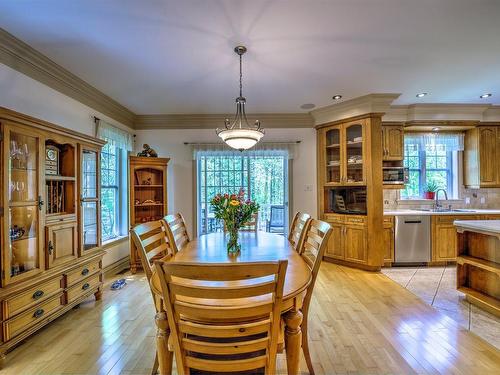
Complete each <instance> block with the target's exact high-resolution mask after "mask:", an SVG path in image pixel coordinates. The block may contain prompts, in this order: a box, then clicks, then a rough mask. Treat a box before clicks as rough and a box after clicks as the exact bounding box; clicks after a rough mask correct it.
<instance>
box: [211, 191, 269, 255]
mask: <svg viewBox="0 0 500 375" xmlns="http://www.w3.org/2000/svg"><path fill="white" fill-rule="evenodd" d="M244 196H245V192H244V190H243V189H241V190H240V192H239V193H238V194H217V195H216V196H215V197H213V198H212V200H211V201H210V205H211V206H212V209H213V211H214V214H215V217H216V218H217V219H221V220H224V224H225V228H226V231H227V233H228V234H229V240H228V243H227V251H228V253H230V254H236V253H238V252H239V251H240V249H241V246H240V244H239V243H238V231H239V229H240V228H241V227H243V226H244V225H245V223H248V222H249V221H251V220H252V215H253V214H256V213H257V212H259V205H258V204H257V203H255V202H252V201H251V200H250V199H246V200H245V198H244Z"/></svg>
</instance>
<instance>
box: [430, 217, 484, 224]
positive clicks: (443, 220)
mask: <svg viewBox="0 0 500 375" xmlns="http://www.w3.org/2000/svg"><path fill="white" fill-rule="evenodd" d="M476 219H477V216H473V215H456V216H452V215H434V216H433V217H432V220H433V221H434V222H435V223H436V224H449V225H453V222H454V221H455V220H476Z"/></svg>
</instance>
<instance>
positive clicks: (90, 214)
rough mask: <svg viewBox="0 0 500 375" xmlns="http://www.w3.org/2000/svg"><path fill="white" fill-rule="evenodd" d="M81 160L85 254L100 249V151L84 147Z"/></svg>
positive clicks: (81, 250) (81, 203)
mask: <svg viewBox="0 0 500 375" xmlns="http://www.w3.org/2000/svg"><path fill="white" fill-rule="evenodd" d="M80 160H81V163H80V168H81V173H80V178H81V187H80V188H81V191H80V214H81V228H80V243H81V246H80V252H81V254H82V255H83V254H85V253H87V252H90V251H92V250H95V249H98V248H99V244H100V227H99V215H100V213H99V210H100V205H99V199H98V197H99V163H100V162H99V151H97V150H93V149H89V148H83V147H82V148H81V150H80Z"/></svg>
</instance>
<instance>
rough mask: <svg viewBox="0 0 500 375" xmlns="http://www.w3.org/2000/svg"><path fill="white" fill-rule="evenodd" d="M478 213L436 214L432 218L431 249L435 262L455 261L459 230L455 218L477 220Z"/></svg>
mask: <svg viewBox="0 0 500 375" xmlns="http://www.w3.org/2000/svg"><path fill="white" fill-rule="evenodd" d="M477 219H478V216H476V215H434V216H432V218H431V249H432V250H431V251H432V261H433V262H447V261H455V260H456V257H457V231H456V228H455V226H454V225H453V222H454V221H455V220H477Z"/></svg>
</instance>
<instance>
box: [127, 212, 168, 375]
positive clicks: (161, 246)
mask: <svg viewBox="0 0 500 375" xmlns="http://www.w3.org/2000/svg"><path fill="white" fill-rule="evenodd" d="M130 234H131V237H132V240H133V241H134V244H135V247H136V248H137V252H138V253H139V258H140V259H141V263H142V268H143V270H144V272H145V273H146V277H147V279H148V284H149V285H150V286H151V276H152V273H153V264H152V261H153V260H155V259H158V258H165V257H168V256H170V257H171V256H172V250H171V249H170V246H169V244H168V239H167V234H166V228H165V224H164V223H163V221H161V220H157V221H151V222H149V223H144V224H140V225H137V226H136V227H134V228H132V230H131V231H130ZM151 295H152V297H153V303H154V305H155V310H156V313H157V314H158V313H165V311H164V308H163V302H162V299H161V298H159V297H158V295H157V294H156V293H154V292H153V291H152V290H151ZM160 345H161V346H163V345H165V342H157V346H160ZM164 354H165V356H166V357H164V358H165V361H166V366H167V367H165V368H166V369H171V368H172V361H173V356H172V353H171V352H169V351H167V352H166V353H164ZM162 360H163V358H162ZM158 366H159V362H158V350H157V352H156V355H155V361H154V365H153V369H152V374H156V373H157V372H158Z"/></svg>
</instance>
